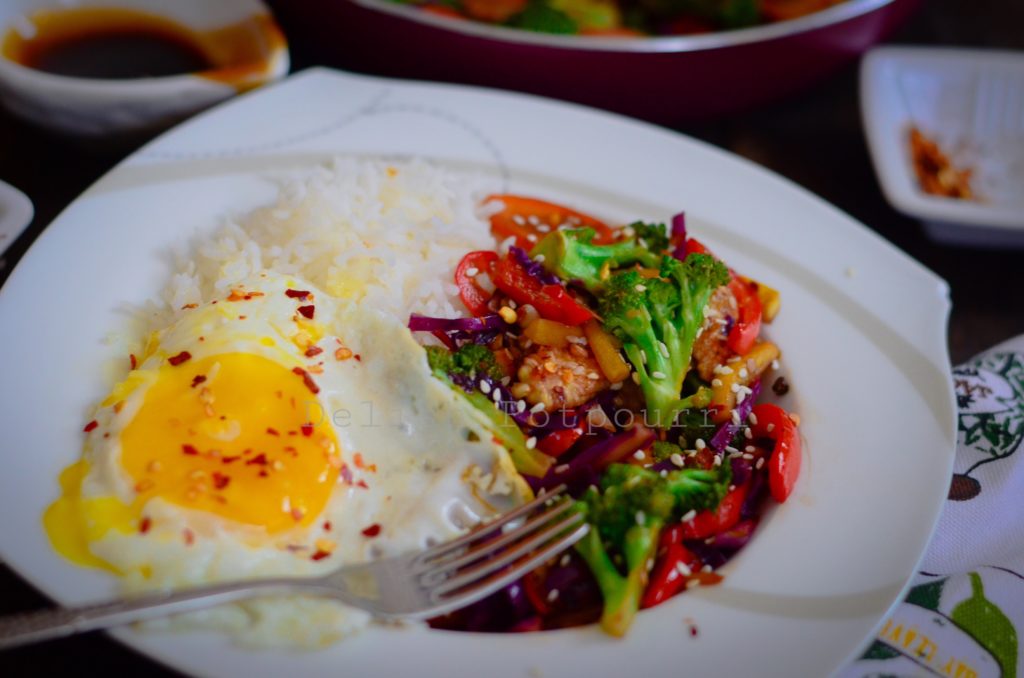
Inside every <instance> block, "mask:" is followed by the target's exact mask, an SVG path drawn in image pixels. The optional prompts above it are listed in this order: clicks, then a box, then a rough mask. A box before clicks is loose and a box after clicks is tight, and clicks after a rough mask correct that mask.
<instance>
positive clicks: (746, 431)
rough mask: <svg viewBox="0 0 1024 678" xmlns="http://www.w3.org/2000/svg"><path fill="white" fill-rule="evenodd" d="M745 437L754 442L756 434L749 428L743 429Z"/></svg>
mask: <svg viewBox="0 0 1024 678" xmlns="http://www.w3.org/2000/svg"><path fill="white" fill-rule="evenodd" d="M743 437H745V438H746V439H747V440H752V439H753V438H754V433H753V431H751V430H750V427H749V426H748V427H747V428H745V429H743Z"/></svg>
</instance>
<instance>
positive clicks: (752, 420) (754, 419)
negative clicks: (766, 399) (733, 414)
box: [747, 412, 757, 426]
mask: <svg viewBox="0 0 1024 678" xmlns="http://www.w3.org/2000/svg"><path fill="white" fill-rule="evenodd" d="M747 419H749V420H750V423H751V424H753V425H754V426H757V415H756V414H754V413H753V412H751V413H750V416H749V417H747Z"/></svg>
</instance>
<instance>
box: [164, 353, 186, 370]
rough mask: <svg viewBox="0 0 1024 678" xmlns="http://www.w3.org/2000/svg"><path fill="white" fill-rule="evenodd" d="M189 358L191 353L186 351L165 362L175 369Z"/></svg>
mask: <svg viewBox="0 0 1024 678" xmlns="http://www.w3.org/2000/svg"><path fill="white" fill-rule="evenodd" d="M191 357H192V354H191V353H189V352H188V351H182V352H181V353H179V354H178V355H172V356H171V357H170V358H168V359H167V362H169V363H170V364H171V365H172V366H174V367H177V366H178V365H180V364H182V363H183V362H185V361H186V360H188V359H190V358H191Z"/></svg>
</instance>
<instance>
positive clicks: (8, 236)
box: [0, 181, 35, 270]
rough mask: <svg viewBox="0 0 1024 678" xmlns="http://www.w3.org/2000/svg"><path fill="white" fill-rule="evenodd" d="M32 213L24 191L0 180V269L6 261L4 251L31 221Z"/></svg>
mask: <svg viewBox="0 0 1024 678" xmlns="http://www.w3.org/2000/svg"><path fill="white" fill-rule="evenodd" d="M34 213H35V209H34V208H33V206H32V201H31V200H29V199H28V197H27V196H26V195H25V194H24V193H22V192H21V191H19V190H18V189H16V188H15V187H14V186H11V185H10V184H8V183H5V182H3V181H0V270H3V268H4V265H5V263H6V262H5V261H4V258H3V255H4V252H6V251H7V248H8V247H10V246H11V244H12V243H13V242H14V241H15V240H17V239H18V236H19V235H21V234H22V232H23V231H24V230H25V228H26V227H27V226H28V225H29V224H30V223H31V222H32V215H33V214H34Z"/></svg>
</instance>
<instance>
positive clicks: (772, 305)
mask: <svg viewBox="0 0 1024 678" xmlns="http://www.w3.org/2000/svg"><path fill="white" fill-rule="evenodd" d="M740 279H741V280H743V282H745V283H748V284H750V285H753V286H754V289H755V290H757V298H758V299H760V300H761V320H763V321H764V322H766V323H770V322H771V321H772V320H774V319H775V316H777V315H778V314H779V308H781V307H782V296H781V295H780V294H779V291H778V290H777V289H775V288H774V287H768V286H767V285H765V284H764V283H759V282H757V281H756V280H751V279H750V278H744V277H743V276H740Z"/></svg>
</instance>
